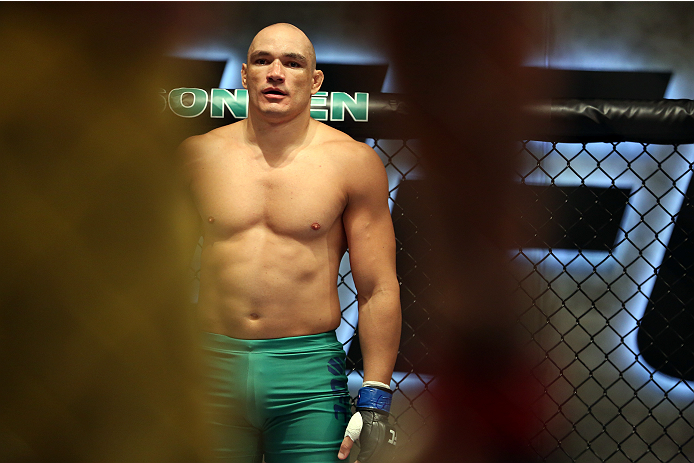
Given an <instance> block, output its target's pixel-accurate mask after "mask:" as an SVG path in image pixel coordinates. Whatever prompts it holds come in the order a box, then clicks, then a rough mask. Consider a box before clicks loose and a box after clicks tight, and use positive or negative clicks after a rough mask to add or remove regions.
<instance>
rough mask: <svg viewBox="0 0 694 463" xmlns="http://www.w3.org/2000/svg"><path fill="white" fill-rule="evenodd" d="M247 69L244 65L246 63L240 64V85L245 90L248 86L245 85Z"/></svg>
mask: <svg viewBox="0 0 694 463" xmlns="http://www.w3.org/2000/svg"><path fill="white" fill-rule="evenodd" d="M247 69H248V66H247V65H246V63H243V64H241V84H242V85H243V88H245V89H248V85H247V84H246V77H247V74H246V73H247Z"/></svg>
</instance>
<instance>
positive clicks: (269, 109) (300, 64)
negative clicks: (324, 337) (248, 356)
mask: <svg viewBox="0 0 694 463" xmlns="http://www.w3.org/2000/svg"><path fill="white" fill-rule="evenodd" d="M241 76H242V82H243V85H244V87H245V88H246V89H248V101H249V104H248V118H247V119H245V120H242V121H239V122H236V123H234V124H230V125H227V126H224V127H220V128H218V129H215V130H213V131H211V132H208V133H207V134H204V135H200V136H195V137H191V138H189V139H187V140H186V141H185V142H184V143H183V144H182V146H181V150H180V154H181V156H182V160H183V164H184V166H185V171H186V173H187V177H188V181H189V184H190V189H191V192H192V196H193V199H194V201H195V205H196V207H197V210H198V212H199V214H200V218H201V220H200V223H201V228H202V234H203V238H204V240H203V249H202V260H201V270H200V291H199V296H198V310H199V313H200V316H201V318H202V325H203V326H202V328H203V329H204V330H205V331H208V332H210V333H216V334H222V335H225V336H229V337H232V338H239V339H273V338H285V337H292V336H303V335H309V334H318V333H324V332H328V331H332V330H335V329H336V328H337V327H338V326H339V324H340V319H341V317H340V315H341V313H340V303H339V300H338V293H337V277H338V268H339V265H340V261H341V259H342V257H343V255H344V253H345V251H346V250H347V249H348V248H349V258H350V265H351V269H352V276H353V279H354V284H355V287H356V289H357V293H358V294H357V302H358V307H359V340H360V346H361V350H362V355H363V358H364V380H365V381H379V382H382V383H385V384H389V383H390V380H391V376H392V373H393V367H394V365H395V359H396V356H397V352H398V345H399V341H400V326H401V314H400V292H399V291H400V288H399V283H398V280H397V277H396V272H395V236H394V233H393V223H392V220H391V217H390V211H389V208H388V180H387V176H386V172H385V168H384V167H383V164H382V162H381V160H380V159H379V157H378V155H377V154H376V153H375V152H374V151H373V149H371V148H370V147H368V146H367V145H365V144H363V143H359V142H356V141H355V140H353V139H352V138H351V137H349V136H347V135H345V134H344V133H342V132H340V131H338V130H335V129H333V128H331V127H329V126H327V125H325V124H323V123H321V122H318V121H316V120H314V119H312V118H311V117H310V101H311V95H313V94H315V93H316V92H317V91H318V90H319V89H320V85H321V83H322V81H323V74H322V72H321V71H319V70H316V66H315V52H314V50H313V45H311V43H310V41H309V40H308V38H307V37H306V36H305V35H304V34H303V32H301V31H300V30H299V29H297V28H296V27H294V26H291V25H289V24H275V25H272V26H269V27H267V28H265V29H263V30H262V31H260V32H259V33H258V34H257V35H256V37H255V38H254V40H253V42H252V43H251V46H250V47H249V50H248V63H245V64H243V66H242V71H241ZM351 445H352V441H351V439H349V438H348V437H347V438H345V441H344V442H343V446H342V448H341V450H340V456H339V458H340V459H344V458H346V456H347V455H348V454H349V450H350V448H351Z"/></svg>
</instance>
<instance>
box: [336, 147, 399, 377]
mask: <svg viewBox="0 0 694 463" xmlns="http://www.w3.org/2000/svg"><path fill="white" fill-rule="evenodd" d="M363 150H364V152H360V153H359V154H358V156H356V158H357V159H356V168H355V169H353V170H352V171H351V175H350V178H349V179H348V180H349V189H348V195H349V196H348V204H347V207H346V209H345V212H344V215H343V223H344V227H345V233H346V235H347V243H348V247H349V260H350V266H351V268H352V276H353V278H354V285H355V287H356V289H357V303H358V307H359V344H360V347H361V351H362V356H363V358H364V381H378V382H381V383H384V384H386V385H389V384H390V380H391V376H392V374H393V368H394V366H395V359H396V357H397V354H398V348H399V344H400V330H401V325H402V318H401V312H400V285H399V283H398V279H397V275H396V271H395V234H394V232H393V221H392V218H391V216H390V210H389V208H388V178H387V176H386V171H385V168H384V167H383V164H382V163H381V160H380V159H379V158H378V155H376V153H375V152H374V151H373V150H372V149H371V148H368V147H366V146H364V148H363Z"/></svg>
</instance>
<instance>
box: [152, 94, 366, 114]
mask: <svg viewBox="0 0 694 463" xmlns="http://www.w3.org/2000/svg"><path fill="white" fill-rule="evenodd" d="M159 96H160V97H161V98H162V111H166V109H167V108H168V109H169V110H171V112H173V113H174V114H175V115H177V116H179V117H185V118H193V117H198V116H201V115H202V114H203V113H204V112H205V111H207V110H208V108H209V112H210V117H211V118H212V119H222V118H224V117H227V116H231V117H233V118H235V119H245V118H246V117H248V90H246V89H235V90H227V89H224V88H213V89H211V90H210V92H209V93H208V92H207V90H204V89H202V88H183V87H182V88H175V89H173V90H171V91H169V92H168V93H167V92H166V90H164V89H161V90H160V91H159ZM348 115H349V116H348ZM311 117H312V118H314V119H315V120H317V121H340V122H341V121H344V120H345V119H346V118H347V117H349V118H351V119H352V120H354V121H355V122H368V121H369V94H368V93H366V92H354V94H353V95H350V94H349V93H346V92H317V93H316V94H315V95H314V96H312V97H311Z"/></svg>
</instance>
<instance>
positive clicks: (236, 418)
mask: <svg viewBox="0 0 694 463" xmlns="http://www.w3.org/2000/svg"><path fill="white" fill-rule="evenodd" d="M204 348H205V353H206V354H207V355H206V358H207V365H206V366H207V381H208V390H207V394H208V395H207V406H208V413H209V418H210V423H211V425H212V433H213V434H212V438H213V439H214V441H213V447H214V457H215V461H220V462H228V463H232V462H233V463H260V462H261V461H262V458H263V456H265V462H266V463H335V462H338V461H340V460H338V458H337V452H338V450H339V448H340V443H341V442H342V439H343V436H344V432H345V428H346V427H347V422H348V421H349V418H350V416H351V412H350V396H349V392H348V390H347V376H346V375H345V353H344V350H343V348H342V344H340V342H338V340H337V337H336V335H335V332H329V333H322V334H315V335H308V336H297V337H290V338H279V339H258V340H246V339H234V338H230V337H227V336H223V335H220V334H212V333H205V338H204Z"/></svg>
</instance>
